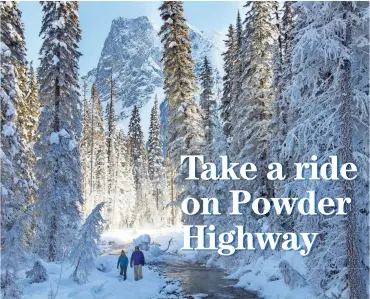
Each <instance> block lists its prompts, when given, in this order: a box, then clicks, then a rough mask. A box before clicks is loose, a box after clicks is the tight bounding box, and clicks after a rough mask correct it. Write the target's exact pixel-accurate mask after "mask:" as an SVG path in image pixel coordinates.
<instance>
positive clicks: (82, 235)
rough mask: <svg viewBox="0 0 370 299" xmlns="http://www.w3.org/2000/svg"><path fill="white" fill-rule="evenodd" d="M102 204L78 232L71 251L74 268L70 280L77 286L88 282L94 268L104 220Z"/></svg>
mask: <svg viewBox="0 0 370 299" xmlns="http://www.w3.org/2000/svg"><path fill="white" fill-rule="evenodd" d="M103 206H104V202H102V203H100V204H98V205H97V206H96V207H95V208H94V209H93V211H92V212H91V213H90V215H89V216H88V217H87V218H86V221H85V223H84V224H83V225H82V227H81V229H80V231H79V234H78V235H79V239H78V241H77V242H76V244H75V246H74V248H73V250H72V251H71V255H70V260H71V264H72V266H73V267H74V271H73V273H72V278H73V280H74V281H75V282H77V283H79V284H85V283H86V282H87V281H88V276H89V273H90V272H91V271H92V270H93V269H94V268H95V259H96V257H97V256H98V254H99V248H98V241H99V239H100V234H101V233H102V230H103V223H104V219H103V217H102V215H101V210H102V208H103Z"/></svg>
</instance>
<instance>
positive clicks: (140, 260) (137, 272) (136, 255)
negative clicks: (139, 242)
mask: <svg viewBox="0 0 370 299" xmlns="http://www.w3.org/2000/svg"><path fill="white" fill-rule="evenodd" d="M132 264H133V265H134V276H135V280H139V279H143V269H142V266H144V264H145V258H144V253H143V252H142V251H140V249H139V246H135V251H134V252H133V253H132V255H131V261H130V266H131V268H132Z"/></svg>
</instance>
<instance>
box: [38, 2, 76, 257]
mask: <svg viewBox="0 0 370 299" xmlns="http://www.w3.org/2000/svg"><path fill="white" fill-rule="evenodd" d="M41 5H42V10H43V19H42V27H41V32H40V34H41V36H42V37H43V44H42V47H41V50H40V56H41V60H40V67H39V71H38V74H39V82H40V86H41V88H40V94H39V99H40V105H41V106H42V108H43V109H42V111H41V115H40V123H39V126H38V135H39V136H40V138H39V139H38V141H37V142H36V145H35V151H36V155H37V156H38V157H39V159H38V160H37V161H36V174H37V177H38V178H39V189H38V197H37V213H38V218H37V219H38V226H37V235H36V237H37V243H36V248H37V251H38V253H39V254H40V256H41V257H43V258H46V259H48V260H49V261H55V260H60V259H62V257H63V255H64V252H65V251H66V250H67V251H68V250H69V249H70V245H71V244H72V243H73V241H74V239H75V235H76V233H77V229H78V227H79V224H80V205H81V204H82V203H83V200H82V192H81V165H80V157H79V150H78V144H77V140H78V139H79V138H80V135H81V108H82V107H81V106H82V105H81V104H82V103H81V102H80V99H79V93H78V89H79V85H78V60H79V57H80V56H81V54H80V53H79V52H78V50H77V48H78V46H77V45H78V42H79V41H80V39H81V35H80V33H81V30H80V27H79V20H78V3H77V2H42V3H41Z"/></svg>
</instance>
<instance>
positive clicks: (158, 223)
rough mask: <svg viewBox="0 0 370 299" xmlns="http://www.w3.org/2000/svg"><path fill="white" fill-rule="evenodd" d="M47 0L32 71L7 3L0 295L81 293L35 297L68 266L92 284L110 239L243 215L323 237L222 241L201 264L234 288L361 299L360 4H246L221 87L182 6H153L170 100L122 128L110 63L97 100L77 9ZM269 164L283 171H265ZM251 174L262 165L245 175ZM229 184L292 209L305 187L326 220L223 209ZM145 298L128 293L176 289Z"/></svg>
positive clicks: (199, 256)
mask: <svg viewBox="0 0 370 299" xmlns="http://www.w3.org/2000/svg"><path fill="white" fill-rule="evenodd" d="M40 5H41V8H42V25H41V28H40V37H41V38H42V46H41V48H40V51H39V64H38V67H37V68H34V67H33V64H32V63H30V62H28V61H27V55H26V51H27V50H26V49H27V47H26V43H25V38H24V30H25V28H24V25H23V23H22V13H21V11H20V9H19V7H18V3H17V2H16V1H5V2H1V3H0V12H1V53H0V54H1V92H0V98H1V295H2V298H4V299H18V298H32V299H33V298H46V297H47V298H67V297H68V298H70V297H73V294H72V293H71V294H69V295H67V293H65V294H64V293H63V294H64V295H63V294H62V295H60V296H59V295H58V296H57V294H58V289H59V284H60V283H59V284H58V287H57V288H56V289H51V290H50V291H48V294H46V295H42V296H41V295H39V297H37V296H38V295H37V293H35V291H36V287H34V285H35V284H36V283H42V282H45V287H46V288H48V286H46V285H48V282H47V279H48V278H47V277H48V275H54V274H55V273H59V270H55V269H57V267H59V265H61V266H60V267H61V269H62V268H63V263H67V264H68V265H69V268H68V267H67V268H68V269H69V270H64V272H68V271H69V272H68V273H69V274H68V277H67V278H66V279H71V281H73V284H69V282H68V286H69V287H70V288H72V285H74V284H75V285H77V286H80V285H86V284H88V283H89V277H90V279H91V280H92V281H94V279H96V278H94V277H97V276H96V275H97V274H96V271H97V270H96V267H95V263H96V261H97V260H99V258H100V254H101V252H100V249H101V244H102V243H101V236H102V234H104V233H107V232H108V233H109V232H112V231H120V232H125V231H127V230H131V229H142V228H148V229H149V228H151V229H153V228H155V229H158V230H159V229H167V230H168V232H169V233H168V234H169V236H170V232H171V231H172V230H171V229H172V228H174V227H179V226H180V227H182V226H184V227H188V226H193V225H198V226H205V227H208V229H206V230H204V231H203V234H204V238H205V239H206V242H209V236H211V235H212V234H220V233H225V232H226V233H229V232H231V231H233V230H235V227H237V226H238V227H242V228H244V229H245V230H246V231H247V232H248V233H250V234H254V233H259V232H274V233H275V234H278V236H282V235H284V234H285V235H287V236H292V235H299V234H300V233H301V232H304V233H311V232H312V233H317V237H316V235H315V237H316V240H315V246H313V247H312V244H310V245H311V246H310V249H311V250H309V251H310V254H307V255H306V256H303V255H305V254H303V255H301V254H300V252H299V250H298V249H300V248H298V245H297V246H296V247H297V248H298V249H297V251H296V252H293V251H284V250H281V249H280V248H281V247H282V246H285V247H286V246H287V244H286V243H284V241H282V240H279V238H277V240H275V241H276V242H275V245H276V248H275V247H274V248H272V249H269V248H267V247H266V248H259V247H258V246H255V247H256V248H253V249H254V250H236V251H235V253H234V252H233V254H230V255H223V254H220V253H219V252H218V251H217V248H218V246H219V245H220V244H221V245H220V246H222V242H226V241H225V240H222V239H221V240H219V241H218V242H216V241H215V242H216V243H215V246H214V247H215V250H207V251H196V252H195V254H194V257H193V258H194V262H199V263H203V264H205V265H207V266H213V267H220V268H223V269H225V271H226V272H227V273H228V274H230V278H232V279H236V280H237V281H239V285H238V286H240V287H242V288H245V289H250V290H256V291H257V292H258V293H259V294H260V295H261V296H263V297H264V298H298V297H297V296H298V295H297V294H305V295H304V296H305V297H300V295H299V298H307V299H309V298H319V299H339V298H340V299H347V298H349V299H365V298H368V295H369V281H368V277H369V246H370V244H369V142H370V140H369V2H361V1H353V2H345V1H343V2H330V1H328V2H322V1H316V2H306V1H297V2H296V1H284V2H277V1H256V2H254V1H248V2H246V4H245V6H244V11H243V13H240V12H239V11H238V12H237V13H236V20H235V21H234V20H230V23H231V24H230V26H229V27H228V31H227V34H226V36H225V37H224V47H225V51H224V52H223V54H222V58H223V65H222V67H223V76H222V90H217V86H216V84H215V80H216V78H215V76H214V72H213V69H214V67H215V66H213V65H212V64H211V60H210V59H209V57H207V56H205V57H203V59H202V65H201V69H200V73H199V75H196V71H195V63H194V60H193V59H192V57H191V53H192V46H191V43H190V37H189V27H188V25H187V21H186V18H185V15H186V11H184V5H183V3H182V2H181V1H164V2H162V3H160V4H158V6H159V8H158V12H157V13H158V15H160V17H161V20H162V24H161V27H160V29H159V33H158V34H159V37H160V40H161V47H162V57H161V64H162V65H161V67H162V70H163V78H164V80H163V82H162V83H161V84H162V85H163V91H164V97H163V98H159V97H158V96H157V95H156V96H155V101H154V104H153V106H152V110H151V114H150V125H149V128H143V127H142V119H141V114H140V113H141V109H142V107H141V106H140V104H135V105H134V107H133V109H132V110H131V111H130V116H129V126H128V127H127V128H125V131H124V130H123V129H122V128H121V127H120V126H118V120H119V119H120V118H121V117H123V116H122V113H121V111H116V106H115V101H116V97H117V93H118V92H120V90H119V89H120V84H118V83H117V80H116V78H115V77H114V75H113V66H111V68H110V70H108V71H109V73H110V74H109V76H107V78H105V84H106V87H107V90H108V91H109V92H108V94H109V96H108V99H106V100H105V101H102V100H101V95H100V94H99V91H98V90H99V86H98V85H97V84H98V83H97V82H92V83H91V84H90V82H87V81H86V80H84V79H83V78H81V74H79V59H80V57H81V56H82V55H83V54H84V53H81V52H80V49H79V43H80V41H81V38H82V37H83V32H82V31H81V27H80V21H79V18H80V17H79V3H78V2H77V1H66V2H55V1H41V2H40ZM209 5H212V2H210V3H209ZM132 51H135V49H132ZM218 94H219V95H220V96H219V97H218V96H217V95H218ZM144 130H145V131H146V130H148V132H149V133H148V139H147V140H145V138H144V133H143V131H144ZM182 156H183V157H198V159H195V158H194V159H190V158H189V159H181V157H182ZM205 161H206V162H205ZM183 162H184V163H183ZM274 162H278V163H280V164H281V165H282V169H283V175H284V177H285V179H284V180H274V181H271V180H268V179H266V174H267V173H268V171H269V169H268V165H269V164H270V163H274ZM211 164H212V165H211ZM297 164H299V165H297ZM348 165H355V167H356V169H354V168H350V167H348ZM257 169H258V172H259V173H261V174H262V175H257V176H254V175H255V173H254V172H255V171H256V170H257ZM297 169H298V170H300V175H299V176H298V177H297V176H296V173H297ZM354 171H357V172H356V176H354V174H353V173H352V174H351V173H350V172H354ZM298 173H299V171H298ZM252 177H253V179H250V178H252ZM199 178H201V179H200V180H199ZM308 178H311V179H308ZM325 178H326V179H325ZM328 178H330V180H329V179H328ZM343 178H352V179H343ZM230 190H248V194H249V198H253V199H254V198H266V199H274V198H289V199H297V200H296V201H293V203H292V201H286V205H288V204H293V205H294V204H295V203H296V205H297V206H301V208H302V209H304V207H305V204H306V202H302V203H301V205H300V200H301V199H303V198H306V197H313V198H311V199H312V200H307V202H310V201H311V204H312V207H313V206H315V207H314V208H317V206H316V205H319V199H322V198H333V199H334V198H336V199H337V200H332V201H331V203H330V205H331V213H319V214H316V213H312V214H310V213H308V215H303V214H302V213H299V211H297V209H293V208H292V209H291V212H288V209H285V210H283V209H282V208H281V207H280V209H279V210H280V211H279V213H278V212H277V211H276V204H274V203H273V202H270V200H269V201H268V202H269V205H270V209H269V212H267V213H263V214H261V213H257V214H255V213H253V211H252V209H251V206H250V204H243V205H238V207H237V210H238V212H240V213H234V215H233V214H230V212H231V211H232V209H233V208H234V209H235V202H233V200H231V198H232V194H231V193H230ZM308 190H314V191H312V193H307V191H308ZM246 195H247V194H246V193H244V196H245V198H244V199H246V198H247V197H248V196H246ZM187 197H191V198H194V199H195V200H196V201H197V203H198V204H199V205H200V206H201V205H202V200H201V199H202V198H211V197H212V198H217V199H218V209H219V211H220V214H221V215H214V214H208V215H202V214H201V213H196V214H192V213H188V214H186V213H182V212H181V208H180V207H181V204H182V202H183V201H184V200H185V199H186V198H187ZM238 198H239V197H238ZM346 199H351V201H350V202H349V201H346ZM246 202H247V201H245V203H246ZM343 211H345V213H344V212H343ZM211 225H212V227H215V230H214V231H211V230H210V229H209V227H210V226H211ZM241 233H242V232H241ZM207 234H208V237H207ZM230 236H231V235H230ZM305 237H306V239H307V242H308V243H310V242H311V241H312V242H313V240H310V239H309V237H308V236H307V235H306V236H305ZM128 241H132V240H128ZM238 242H239V241H238V238H237V237H235V238H234V239H233V240H232V241H231V242H230V243H229V244H228V245H230V246H232V247H233V248H237V247H239V246H238ZM251 242H252V241H251ZM297 242H298V241H297ZM217 243H220V244H217ZM251 244H252V243H251ZM224 245H225V244H224ZM240 246H242V245H240ZM168 247H170V243H169V245H168ZM252 247H253V245H252ZM261 247H263V246H261ZM288 247H289V246H288ZM311 247H312V248H311ZM167 249H168V248H167ZM176 254H178V255H182V253H181V250H178V251H176ZM184 254H185V253H184ZM50 269H51V270H50ZM58 269H59V268H58ZM271 269H273V270H271ZM60 271H61V272H60V273H61V274H60V277H62V270H60ZM94 271H95V272H94ZM99 271H100V270H99ZM148 271H149V270H148ZM64 272H63V273H64ZM148 273H150V275H154V274H153V272H150V271H149V272H148ZM58 275H59V274H58ZM63 275H64V274H63ZM150 275H148V276H149V277H154V276H150ZM60 279H61V278H59V282H60ZM63 279H64V278H63ZM156 279H157V278H156ZM26 281H28V282H29V284H28V283H26ZM66 281H67V280H66ZM158 281H160V278H158ZM163 283H165V282H163ZM30 285H32V286H30ZM40 285H41V284H40ZM61 285H62V286H63V284H61ZM143 286H144V285H143ZM102 289H104V288H103V285H101V286H100V288H99V289H98V291H101V290H102ZM142 289H143V290H141V291H142V292H145V291H148V290H152V291H153V292H154V290H155V288H154V287H148V288H146V287H142ZM145 289H147V290H145ZM31 290H33V291H31ZM274 290H277V291H276V292H281V297H279V294H275V293H276V292H275V291H274ZM98 291H96V294H95V295H94V296H97V297H96V298H98V295H99V294H98ZM162 292H163V290H162ZM32 294H36V295H34V296H36V297H31V295H32ZM87 294H90V293H87ZM130 294H131V293H130ZM135 294H136V295H135ZM63 296H64V297H63ZM89 296H90V297H89ZM101 296H102V297H99V298H103V297H104V298H106V299H108V298H109V299H110V298H118V297H115V296H116V295H111V297H109V296H108V295H107V294H101ZM143 296H144V295H143ZM146 296H147V297H140V296H139V295H138V293H133V295H132V297H130V296H128V297H127V298H135V299H137V298H152V299H153V298H175V297H169V295H168V297H166V296H164V297H163V293H162V297H160V295H158V297H155V296H157V295H155V296H154V295H153V294H151V295H146ZM302 296H303V295H302ZM74 298H93V297H92V295H91V294H90V295H86V294H84V295H83V294H82V293H81V297H77V296H76V297H74ZM176 298H185V297H181V296H180V295H179V297H176ZM186 298H193V297H186ZM194 298H196V297H194Z"/></svg>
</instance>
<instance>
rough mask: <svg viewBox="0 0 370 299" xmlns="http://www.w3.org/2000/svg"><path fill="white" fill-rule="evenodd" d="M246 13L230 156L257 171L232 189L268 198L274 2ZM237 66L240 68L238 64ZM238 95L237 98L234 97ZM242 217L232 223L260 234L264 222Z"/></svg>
mask: <svg viewBox="0 0 370 299" xmlns="http://www.w3.org/2000/svg"><path fill="white" fill-rule="evenodd" d="M247 7H248V12H247V14H246V19H245V28H244V31H243V41H242V48H241V49H240V51H239V52H238V54H239V55H240V61H239V62H237V64H236V74H237V73H238V72H239V69H238V68H239V67H241V70H242V71H243V73H242V77H241V78H240V79H239V80H240V83H241V89H240V91H241V92H240V94H239V95H237V93H236V94H233V98H232V101H231V103H232V105H231V109H230V115H231V119H232V120H233V126H232V132H231V135H232V139H231V142H230V155H231V157H232V159H233V160H235V161H238V162H240V163H244V162H252V163H254V164H255V165H256V167H257V169H259V170H260V175H259V176H258V177H257V178H256V179H255V180H253V181H247V182H246V181H243V182H241V181H236V182H234V187H233V188H234V189H242V190H250V191H251V192H253V194H252V196H253V198H257V197H267V198H269V197H271V196H270V195H271V186H270V184H269V181H268V180H267V179H266V173H265V171H266V170H267V163H268V160H267V149H268V145H269V139H270V132H269V123H270V121H271V114H272V104H273V100H274V92H273V72H272V62H273V59H272V56H273V55H272V54H273V44H274V35H275V25H274V23H273V20H272V13H273V9H274V3H273V2H248V3H247ZM238 63H239V65H238ZM236 95H237V96H236ZM243 213H244V216H243V217H236V218H235V220H234V221H237V223H240V224H243V225H244V226H245V227H246V228H247V229H248V231H251V232H253V231H261V227H262V226H263V222H264V221H265V219H258V218H257V217H255V215H254V214H253V213H251V211H250V210H249V209H245V210H243ZM239 254H240V255H241V256H242V258H243V259H245V260H246V262H250V261H253V260H254V259H255V258H256V255H257V257H259V256H260V255H261V254H262V252H261V251H255V252H248V254H243V253H238V254H237V255H236V256H239Z"/></svg>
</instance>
